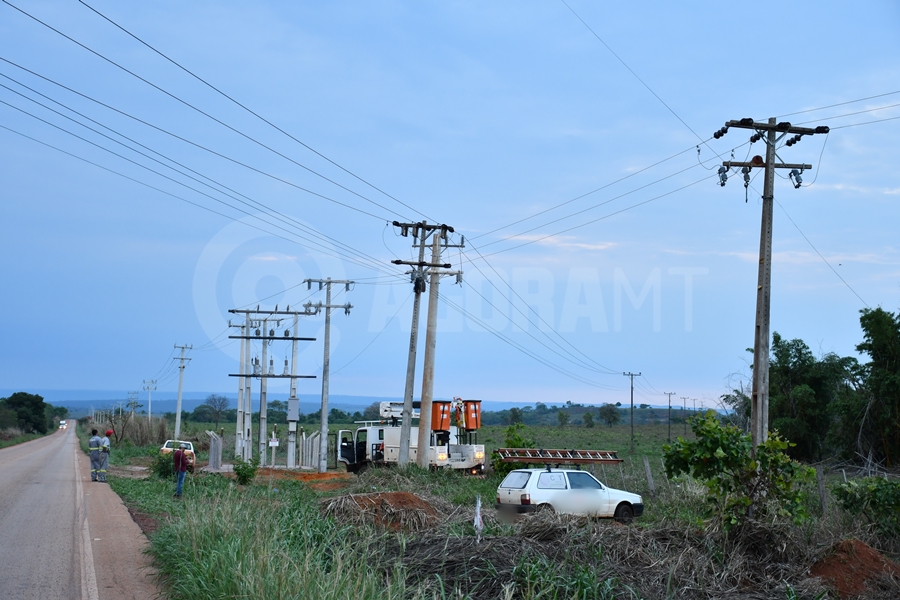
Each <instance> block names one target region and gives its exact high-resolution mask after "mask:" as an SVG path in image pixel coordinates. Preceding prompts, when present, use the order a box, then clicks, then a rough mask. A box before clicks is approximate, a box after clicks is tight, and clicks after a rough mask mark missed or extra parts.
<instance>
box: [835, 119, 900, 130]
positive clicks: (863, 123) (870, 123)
mask: <svg viewBox="0 0 900 600" xmlns="http://www.w3.org/2000/svg"><path fill="white" fill-rule="evenodd" d="M897 119H900V116H898V117H888V118H886V119H878V120H877V121H864V122H862V123H853V124H851V125H838V126H837V127H832V128H831V130H832V131H834V130H835V129H847V128H848V127H859V126H860V125H872V124H874V123H884V122H885V121H895V120H897Z"/></svg>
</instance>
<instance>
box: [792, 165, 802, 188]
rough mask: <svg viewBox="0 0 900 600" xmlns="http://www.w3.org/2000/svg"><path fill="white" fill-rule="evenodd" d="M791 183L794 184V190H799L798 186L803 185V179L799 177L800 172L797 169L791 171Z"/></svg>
mask: <svg viewBox="0 0 900 600" xmlns="http://www.w3.org/2000/svg"><path fill="white" fill-rule="evenodd" d="M790 175H791V181H793V182H794V189H799V188H800V184H801V183H803V179H801V177H800V171H798V170H797V169H791V173H790Z"/></svg>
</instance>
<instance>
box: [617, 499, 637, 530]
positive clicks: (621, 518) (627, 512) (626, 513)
mask: <svg viewBox="0 0 900 600" xmlns="http://www.w3.org/2000/svg"><path fill="white" fill-rule="evenodd" d="M613 518H614V519H615V520H616V521H617V522H619V523H622V524H623V525H630V524H631V523H632V521H634V509H633V508H631V505H630V504H625V503H624V502H623V503H622V504H620V505H618V506H617V507H616V514H615V516H614V517H613Z"/></svg>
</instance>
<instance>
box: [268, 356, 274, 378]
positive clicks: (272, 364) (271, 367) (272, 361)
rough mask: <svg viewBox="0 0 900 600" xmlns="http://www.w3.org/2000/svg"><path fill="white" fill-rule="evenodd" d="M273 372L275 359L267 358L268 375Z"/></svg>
mask: <svg viewBox="0 0 900 600" xmlns="http://www.w3.org/2000/svg"><path fill="white" fill-rule="evenodd" d="M274 374H275V361H274V360H272V359H271V358H270V359H269V375H274Z"/></svg>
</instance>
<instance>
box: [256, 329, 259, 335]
mask: <svg viewBox="0 0 900 600" xmlns="http://www.w3.org/2000/svg"><path fill="white" fill-rule="evenodd" d="M256 337H259V328H258V327H257V328H256Z"/></svg>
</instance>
